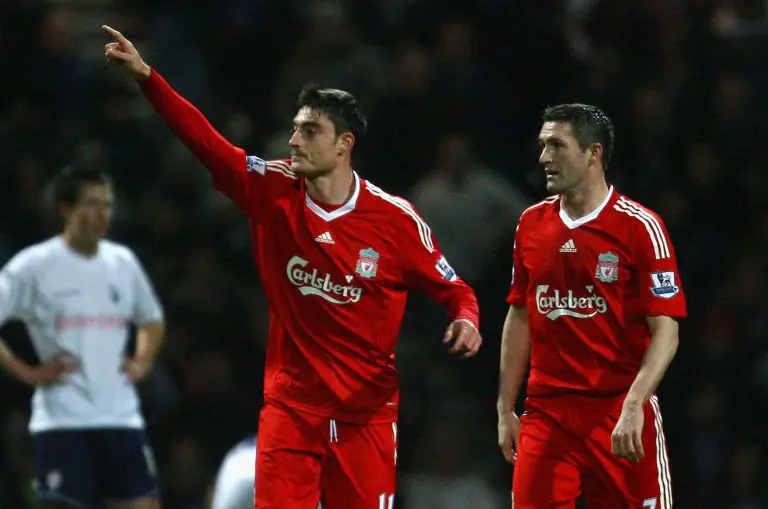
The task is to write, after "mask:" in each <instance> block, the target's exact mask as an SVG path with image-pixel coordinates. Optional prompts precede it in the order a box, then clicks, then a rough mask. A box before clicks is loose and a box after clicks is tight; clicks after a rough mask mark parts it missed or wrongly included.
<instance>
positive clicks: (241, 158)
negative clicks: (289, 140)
mask: <svg viewBox="0 0 768 509" xmlns="http://www.w3.org/2000/svg"><path fill="white" fill-rule="evenodd" d="M139 85H140V87H141V90H142V92H143V93H144V95H145V96H146V97H147V99H149V102H150V103H151V104H152V106H153V107H154V109H155V111H157V113H158V114H159V115H160V116H161V117H162V119H163V120H164V121H165V123H166V124H167V125H168V127H169V128H170V130H171V131H173V133H174V134H175V135H176V136H177V137H178V138H179V139H180V140H181V141H182V142H183V143H184V144H185V145H186V146H187V147H188V148H189V150H191V151H192V153H193V154H195V157H197V158H198V159H199V160H200V161H201V162H202V163H203V164H204V165H205V166H206V167H207V168H208V169H209V170H210V171H212V172H218V171H227V170H231V169H232V168H237V167H238V166H240V165H245V152H244V151H243V150H242V149H240V148H238V147H235V146H234V145H232V144H231V143H230V142H229V141H227V140H226V139H225V138H224V137H223V136H222V135H221V134H220V133H219V132H218V131H217V130H216V129H215V128H214V127H213V126H212V125H211V123H210V122H209V121H208V119H207V118H206V117H205V115H203V114H202V112H200V110H198V109H197V108H196V107H195V106H194V105H193V104H192V103H190V102H189V101H187V100H186V99H184V98H183V97H182V96H181V95H179V93H178V92H176V91H175V90H174V89H173V88H172V87H171V86H170V85H169V84H168V82H167V81H165V79H163V77H162V76H160V74H159V73H158V72H157V70H155V69H152V73H151V74H150V76H149V77H148V78H147V79H144V80H142V81H140V82H139Z"/></svg>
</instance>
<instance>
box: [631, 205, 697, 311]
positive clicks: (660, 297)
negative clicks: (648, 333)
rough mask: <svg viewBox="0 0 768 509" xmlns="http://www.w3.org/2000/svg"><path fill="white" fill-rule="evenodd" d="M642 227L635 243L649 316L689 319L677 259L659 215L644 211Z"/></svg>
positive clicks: (644, 299) (642, 293)
mask: <svg viewBox="0 0 768 509" xmlns="http://www.w3.org/2000/svg"><path fill="white" fill-rule="evenodd" d="M642 219H643V220H642V221H640V223H641V224H642V227H641V228H640V229H639V230H638V233H637V234H636V235H633V237H632V238H633V239H634V241H635V242H636V244H635V249H636V259H637V262H636V264H637V274H638V278H639V281H640V284H639V286H640V298H641V301H642V303H643V308H644V309H645V314H646V315H648V316H670V317H673V318H685V317H686V316H687V310H686V303H685V294H684V292H683V285H682V281H681V280H680V272H679V271H678V267H677V258H676V256H675V249H674V247H673V246H672V241H671V239H670V237H669V233H668V232H667V228H666V226H665V225H664V222H663V221H662V220H661V218H660V217H658V216H657V215H656V214H652V213H651V212H649V211H643V215H642Z"/></svg>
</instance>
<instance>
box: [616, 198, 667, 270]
mask: <svg viewBox="0 0 768 509" xmlns="http://www.w3.org/2000/svg"><path fill="white" fill-rule="evenodd" d="M613 208H614V209H616V210H618V211H619V212H623V213H625V214H627V215H628V216H631V217H634V218H635V219H637V220H638V221H640V222H641V223H643V226H645V230H646V231H647V232H648V237H649V238H650V239H651V243H652V244H653V253H654V255H655V256H656V259H657V260H663V259H664V258H668V257H667V256H665V255H664V254H663V252H662V251H661V248H660V247H659V241H658V238H657V237H656V233H655V232H654V231H653V229H652V228H651V225H650V224H649V223H648V220H647V219H646V218H644V217H643V216H641V215H639V214H637V213H636V212H634V211H632V210H629V209H626V208H624V206H623V205H622V204H621V203H620V202H616V205H614V206H613Z"/></svg>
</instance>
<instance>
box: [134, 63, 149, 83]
mask: <svg viewBox="0 0 768 509" xmlns="http://www.w3.org/2000/svg"><path fill="white" fill-rule="evenodd" d="M150 76H152V67H150V66H149V65H148V64H147V63H146V62H144V61H142V62H141V65H140V66H139V70H138V71H137V72H136V73H135V74H134V77H135V78H136V81H144V80H146V79H149V77H150Z"/></svg>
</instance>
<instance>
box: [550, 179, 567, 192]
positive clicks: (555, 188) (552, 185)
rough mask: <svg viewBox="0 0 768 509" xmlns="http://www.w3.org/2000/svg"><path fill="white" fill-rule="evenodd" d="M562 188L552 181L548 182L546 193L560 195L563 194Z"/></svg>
mask: <svg viewBox="0 0 768 509" xmlns="http://www.w3.org/2000/svg"><path fill="white" fill-rule="evenodd" d="M563 187H564V186H562V185H560V184H559V183H558V182H556V181H552V180H548V181H547V192H548V193H553V194H557V193H562V192H563Z"/></svg>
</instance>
